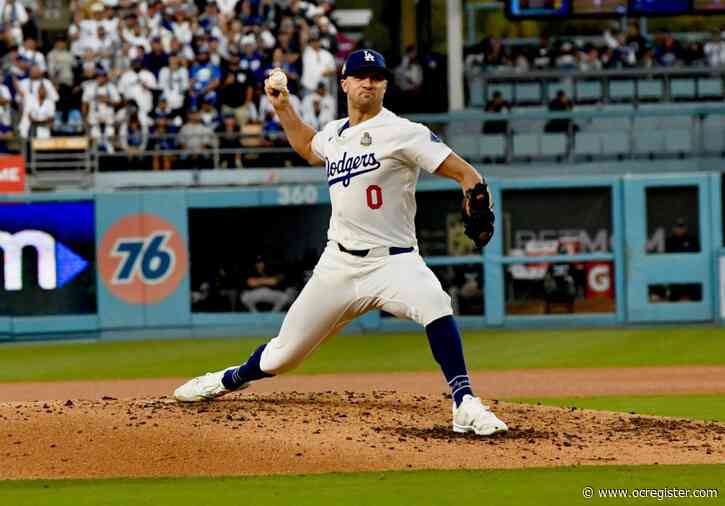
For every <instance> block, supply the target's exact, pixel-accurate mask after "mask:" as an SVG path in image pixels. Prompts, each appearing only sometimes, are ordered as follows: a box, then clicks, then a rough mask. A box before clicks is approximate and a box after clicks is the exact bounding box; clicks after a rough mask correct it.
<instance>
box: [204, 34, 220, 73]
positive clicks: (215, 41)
mask: <svg viewBox="0 0 725 506" xmlns="http://www.w3.org/2000/svg"><path fill="white" fill-rule="evenodd" d="M206 40H207V45H208V46H209V61H210V62H212V64H214V65H216V66H218V67H220V68H221V64H222V55H221V44H220V42H219V37H217V36H216V35H209V36H208V37H207V39H206Z"/></svg>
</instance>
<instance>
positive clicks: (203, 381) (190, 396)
mask: <svg viewBox="0 0 725 506" xmlns="http://www.w3.org/2000/svg"><path fill="white" fill-rule="evenodd" d="M229 369H236V367H230V368H227V369H222V370H221V371H217V372H208V373H206V374H204V375H203V376H197V377H196V378H194V379H190V380H189V381H187V382H186V383H184V384H183V385H181V386H180V387H179V388H177V389H176V390H175V391H174V399H176V400H177V401H179V402H199V401H210V400H212V399H216V398H217V397H221V396H222V395H224V394H228V393H229V392H231V390H229V389H228V388H227V387H225V386H224V384H223V383H222V378H223V377H224V373H225V372H227V371H228V370H229ZM249 385H250V383H244V384H243V385H242V386H241V387H239V388H238V389H237V390H244V389H245V388H247V387H248V386H249Z"/></svg>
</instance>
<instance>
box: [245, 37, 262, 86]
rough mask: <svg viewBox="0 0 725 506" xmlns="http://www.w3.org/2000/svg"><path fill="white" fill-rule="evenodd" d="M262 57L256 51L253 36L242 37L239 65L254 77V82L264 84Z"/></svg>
mask: <svg viewBox="0 0 725 506" xmlns="http://www.w3.org/2000/svg"><path fill="white" fill-rule="evenodd" d="M263 62H264V57H263V56H262V55H261V54H260V53H259V52H258V51H257V39H256V38H255V37H254V35H245V36H244V37H242V54H241V55H240V58H239V65H240V66H241V68H242V69H244V70H248V71H249V72H251V73H252V74H253V75H254V80H255V82H258V83H261V82H264V65H263Z"/></svg>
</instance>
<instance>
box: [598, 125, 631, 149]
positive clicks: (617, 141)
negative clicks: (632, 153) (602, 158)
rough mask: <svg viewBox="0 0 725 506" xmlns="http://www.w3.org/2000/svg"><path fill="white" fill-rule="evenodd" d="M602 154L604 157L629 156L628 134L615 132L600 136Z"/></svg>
mask: <svg viewBox="0 0 725 506" xmlns="http://www.w3.org/2000/svg"><path fill="white" fill-rule="evenodd" d="M601 139H602V152H603V153H604V154H605V155H626V154H629V133H628V132H627V131H622V130H615V131H612V132H608V133H606V134H605V135H602V137H601Z"/></svg>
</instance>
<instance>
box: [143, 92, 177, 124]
mask: <svg viewBox="0 0 725 506" xmlns="http://www.w3.org/2000/svg"><path fill="white" fill-rule="evenodd" d="M182 112H183V109H181V108H179V109H172V108H171V105H170V102H169V100H168V98H167V97H166V95H164V94H163V93H162V94H161V96H159V103H158V104H157V105H156V107H155V108H154V110H153V112H152V113H151V118H152V119H154V120H156V119H157V118H160V117H161V116H164V117H165V118H166V119H167V120H168V124H169V126H170V127H173V128H175V129H176V130H178V129H179V128H181V125H182V124H183V123H184V121H183V120H182V119H181V114H182Z"/></svg>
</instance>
